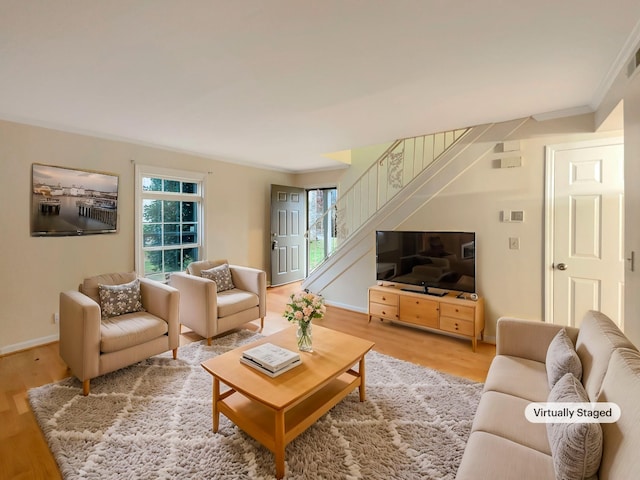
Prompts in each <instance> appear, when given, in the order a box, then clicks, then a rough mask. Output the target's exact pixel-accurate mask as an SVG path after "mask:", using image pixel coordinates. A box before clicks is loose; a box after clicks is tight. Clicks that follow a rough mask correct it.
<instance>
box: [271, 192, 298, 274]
mask: <svg viewBox="0 0 640 480" xmlns="http://www.w3.org/2000/svg"><path fill="white" fill-rule="evenodd" d="M306 205H307V197H306V192H305V190H304V189H303V188H296V187H287V186H284V185H271V285H273V286H275V285H283V284H285V283H291V282H295V281H297V280H302V279H304V277H305V274H306V258H307V240H306V238H305V231H306V221H307V207H306Z"/></svg>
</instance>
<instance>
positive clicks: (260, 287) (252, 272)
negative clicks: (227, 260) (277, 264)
mask: <svg viewBox="0 0 640 480" xmlns="http://www.w3.org/2000/svg"><path fill="white" fill-rule="evenodd" d="M229 269H230V270H231V276H232V278H233V284H234V285H235V286H236V288H239V289H240V290H245V291H247V292H252V293H255V294H256V295H257V296H258V298H259V300H260V303H259V305H260V317H261V318H263V317H264V316H265V315H266V314H267V274H266V272H265V271H263V270H259V269H257V268H251V267H241V266H238V265H229Z"/></svg>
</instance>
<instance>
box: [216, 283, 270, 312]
mask: <svg viewBox="0 0 640 480" xmlns="http://www.w3.org/2000/svg"><path fill="white" fill-rule="evenodd" d="M259 303H260V299H259V298H258V295H256V294H255V293H251V292H245V291H244V290H239V289H237V288H234V289H232V290H226V291H224V292H220V294H218V317H228V316H229V315H233V314H234V313H238V312H242V311H244V310H248V309H249V308H252V307H257V306H258V304H259Z"/></svg>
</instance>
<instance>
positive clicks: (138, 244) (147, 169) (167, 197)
mask: <svg viewBox="0 0 640 480" xmlns="http://www.w3.org/2000/svg"><path fill="white" fill-rule="evenodd" d="M147 177H153V178H161V179H163V180H176V181H180V182H188V183H196V184H198V189H199V193H197V194H188V193H182V192H163V191H153V190H144V189H143V185H142V181H143V178H147ZM205 180H206V174H204V173H201V172H193V171H187V170H177V169H170V168H163V167H155V166H150V165H136V166H135V222H134V223H135V259H134V262H135V270H136V272H137V273H138V275H140V276H145V271H144V265H145V260H144V259H145V252H147V251H156V250H157V251H164V250H171V249H175V248H176V247H178V248H184V245H182V244H177V245H161V246H159V247H155V246H154V247H145V246H144V244H143V239H144V234H143V229H144V224H145V223H144V221H143V218H142V213H143V208H142V206H143V201H144V200H147V199H153V200H161V201H181V202H184V201H194V202H196V203H197V205H198V208H197V219H196V222H195V223H196V224H197V229H198V236H197V242H195V243H193V244H189V245H191V246H192V247H191V248H198V252H199V255H198V257H199V258H198V259H199V260H201V259H203V258H206V252H205V241H204V240H205V200H206V195H205V193H206V189H205ZM163 223H164V222H163ZM164 273H165V279H164V282H168V280H169V275H170V273H171V272H164Z"/></svg>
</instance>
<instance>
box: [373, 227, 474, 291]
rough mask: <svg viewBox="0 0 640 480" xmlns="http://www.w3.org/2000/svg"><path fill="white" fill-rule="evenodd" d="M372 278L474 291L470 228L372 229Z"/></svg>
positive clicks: (445, 289) (447, 289) (427, 286)
mask: <svg viewBox="0 0 640 480" xmlns="http://www.w3.org/2000/svg"><path fill="white" fill-rule="evenodd" d="M376 278H377V280H378V281H386V282H394V283H400V284H407V285H417V286H420V287H425V289H428V288H434V289H438V290H443V291H451V290H453V291H459V292H471V293H475V291H476V235H475V233H474V232H406V231H397V230H394V231H377V232H376Z"/></svg>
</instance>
